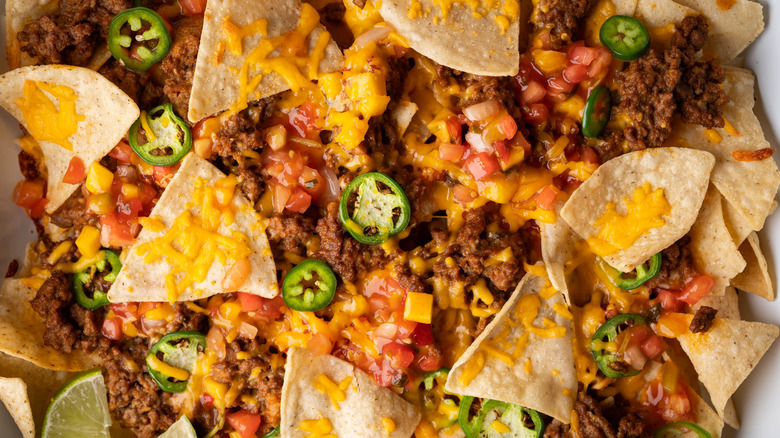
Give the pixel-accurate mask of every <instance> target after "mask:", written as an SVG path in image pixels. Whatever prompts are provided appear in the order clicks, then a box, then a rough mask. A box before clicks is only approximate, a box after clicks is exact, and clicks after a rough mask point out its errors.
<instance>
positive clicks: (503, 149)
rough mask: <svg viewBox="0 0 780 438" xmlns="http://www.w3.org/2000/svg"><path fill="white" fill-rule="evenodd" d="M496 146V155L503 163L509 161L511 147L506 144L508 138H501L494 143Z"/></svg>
mask: <svg viewBox="0 0 780 438" xmlns="http://www.w3.org/2000/svg"><path fill="white" fill-rule="evenodd" d="M493 146H494V147H495V148H496V155H498V159H499V160H500V161H501V162H502V163H509V148H508V147H507V146H506V140H499V141H497V142H495V143H494V144H493Z"/></svg>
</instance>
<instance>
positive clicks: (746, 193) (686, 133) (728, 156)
mask: <svg viewBox="0 0 780 438" xmlns="http://www.w3.org/2000/svg"><path fill="white" fill-rule="evenodd" d="M724 71H725V72H726V81H725V82H724V83H723V89H724V90H725V91H726V94H727V95H728V97H729V99H730V102H729V104H728V105H726V108H725V109H724V111H723V117H724V118H725V119H726V121H727V122H728V123H730V125H731V126H733V129H731V128H729V129H715V132H717V134H718V136H719V137H720V138H721V140H720V141H719V142H717V143H713V142H712V141H710V139H708V137H707V136H706V135H705V129H704V128H703V127H701V126H693V125H685V124H679V126H676V127H675V134H676V135H679V136H680V137H682V138H683V139H685V141H686V142H687V144H688V146H690V147H692V148H694V149H699V150H703V151H707V152H710V153H711V154H713V155H714V156H715V158H716V159H717V162H716V164H715V168H714V169H713V171H712V182H713V184H715V186H716V187H717V188H718V190H720V193H721V194H722V195H723V196H724V197H725V198H726V200H727V201H728V202H729V203H730V204H731V205H732V206H733V207H734V208H735V210H736V211H737V212H739V213H740V214H741V215H742V216H743V217H744V218H745V221H746V224H747V225H748V226H749V227H750V229H751V230H753V231H758V230H760V229H761V228H762V227H763V226H764V220H765V219H766V217H767V215H768V214H769V211H770V209H771V208H772V203H773V201H774V198H775V194H776V193H777V187H778V186H779V185H780V171H778V169H777V164H775V161H774V160H773V159H772V158H767V159H764V160H760V161H738V160H737V159H735V158H734V156H733V152H737V151H757V150H759V149H764V148H769V147H771V146H770V144H769V142H767V141H766V139H765V138H764V132H763V130H762V128H761V124H760V123H759V121H758V119H757V118H756V115H755V114H754V113H753V106H754V105H755V98H754V97H753V93H754V91H755V77H754V76H753V73H752V72H750V71H748V70H743V69H739V68H733V67H724ZM738 243H741V242H738Z"/></svg>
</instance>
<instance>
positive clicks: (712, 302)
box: [693, 286, 740, 319]
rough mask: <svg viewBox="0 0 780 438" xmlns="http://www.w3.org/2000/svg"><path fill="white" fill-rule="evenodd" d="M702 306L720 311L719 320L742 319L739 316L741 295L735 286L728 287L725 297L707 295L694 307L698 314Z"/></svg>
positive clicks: (724, 293)
mask: <svg viewBox="0 0 780 438" xmlns="http://www.w3.org/2000/svg"><path fill="white" fill-rule="evenodd" d="M701 306H707V307H712V308H713V309H715V310H717V311H718V315H717V316H718V318H728V319H740V315H739V295H737V290H736V289H734V287H733V286H727V287H726V289H725V290H724V292H723V295H714V294H711V293H710V294H707V295H705V296H704V297H702V299H700V300H699V302H697V303H696V304H695V305H694V306H693V311H694V312H696V311H697V310H699V309H700V308H701Z"/></svg>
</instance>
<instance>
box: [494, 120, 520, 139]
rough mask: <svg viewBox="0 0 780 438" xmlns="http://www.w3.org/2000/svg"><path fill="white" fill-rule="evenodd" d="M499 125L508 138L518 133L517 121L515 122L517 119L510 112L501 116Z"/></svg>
mask: <svg viewBox="0 0 780 438" xmlns="http://www.w3.org/2000/svg"><path fill="white" fill-rule="evenodd" d="M498 127H499V128H500V129H501V133H502V134H504V136H505V137H506V139H507V140H511V139H512V137H514V136H515V134H516V133H517V122H515V119H514V118H513V117H512V116H510V115H509V114H507V115H505V116H504V117H502V118H501V120H500V121H499V122H498Z"/></svg>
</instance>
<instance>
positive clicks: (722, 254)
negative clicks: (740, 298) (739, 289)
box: [689, 185, 745, 295]
mask: <svg viewBox="0 0 780 438" xmlns="http://www.w3.org/2000/svg"><path fill="white" fill-rule="evenodd" d="M689 236H691V245H690V249H691V255H692V256H693V262H694V264H695V265H696V267H697V268H698V269H699V270H700V271H701V272H703V273H706V274H707V275H709V276H710V277H712V278H713V279H715V285H714V286H713V287H712V289H711V290H710V295H723V293H724V291H725V290H726V287H727V286H728V285H729V280H731V279H732V278H734V277H735V276H736V275H737V274H739V273H740V272H742V270H743V269H745V259H743V258H742V255H741V254H740V253H739V248H737V246H736V245H735V244H734V240H732V238H731V235H730V234H729V231H728V228H727V227H726V222H725V221H724V219H723V208H722V202H721V196H720V192H718V190H717V189H716V188H715V187H714V186H712V185H710V189H709V190H708V191H707V196H706V197H705V198H704V202H703V203H702V206H701V210H700V211H699V217H698V218H697V219H696V222H695V223H694V224H693V227H691V231H690V233H689Z"/></svg>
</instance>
